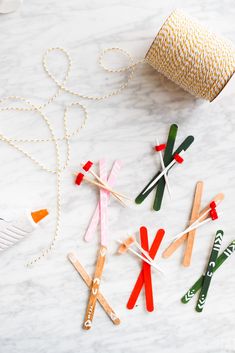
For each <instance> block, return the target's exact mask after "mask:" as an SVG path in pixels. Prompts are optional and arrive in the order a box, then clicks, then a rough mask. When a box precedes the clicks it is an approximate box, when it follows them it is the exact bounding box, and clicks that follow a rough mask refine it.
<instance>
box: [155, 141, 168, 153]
mask: <svg viewBox="0 0 235 353" xmlns="http://www.w3.org/2000/svg"><path fill="white" fill-rule="evenodd" d="M165 148H166V143H162V144H161V145H158V146H155V147H154V149H155V151H157V152H160V151H163V150H164V149H165Z"/></svg>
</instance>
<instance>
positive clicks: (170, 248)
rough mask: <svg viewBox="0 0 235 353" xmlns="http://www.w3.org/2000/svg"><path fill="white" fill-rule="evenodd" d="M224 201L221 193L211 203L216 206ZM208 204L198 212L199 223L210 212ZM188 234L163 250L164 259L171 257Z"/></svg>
mask: <svg viewBox="0 0 235 353" xmlns="http://www.w3.org/2000/svg"><path fill="white" fill-rule="evenodd" d="M223 199H224V194H223V193H219V194H217V195H216V196H215V197H214V198H213V199H212V200H211V202H213V201H214V202H216V204H217V205H218V204H219V203H220V202H221V201H222V200H223ZM211 202H210V203H209V205H208V206H206V207H205V208H204V209H203V210H202V211H201V212H200V215H199V216H200V217H202V216H203V214H204V216H203V218H202V219H201V221H203V220H205V219H206V218H207V217H208V213H209V210H210V204H211ZM207 211H208V213H207V214H206V212H207ZM187 236H188V234H184V235H182V236H181V237H180V238H179V239H177V240H175V241H172V242H171V244H170V245H169V246H168V247H167V248H166V249H165V251H164V252H163V254H162V256H163V257H164V258H167V257H169V256H171V255H172V254H173V253H174V252H175V251H176V250H177V249H178V247H179V246H180V245H181V244H182V243H183V242H184V241H185V240H186V239H187Z"/></svg>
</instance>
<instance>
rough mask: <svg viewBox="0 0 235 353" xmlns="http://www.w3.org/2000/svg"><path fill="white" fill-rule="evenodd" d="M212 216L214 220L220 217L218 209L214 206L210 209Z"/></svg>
mask: <svg viewBox="0 0 235 353" xmlns="http://www.w3.org/2000/svg"><path fill="white" fill-rule="evenodd" d="M210 216H211V219H212V221H214V220H216V219H218V218H219V216H218V213H217V211H216V209H215V208H213V209H212V210H211V211H210Z"/></svg>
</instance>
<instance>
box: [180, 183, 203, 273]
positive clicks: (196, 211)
mask: <svg viewBox="0 0 235 353" xmlns="http://www.w3.org/2000/svg"><path fill="white" fill-rule="evenodd" d="M202 193H203V182H202V181H199V182H197V185H196V189H195V195H194V201H193V207H192V212H191V218H190V225H191V224H192V223H193V222H195V220H196V219H197V218H198V217H199V216H200V207H201V200H202ZM195 235H196V229H193V230H191V231H190V232H189V233H188V236H187V241H186V249H185V253H184V257H183V262H182V264H183V266H185V267H188V266H189V265H190V262H191V257H192V251H193V244H194V239H195Z"/></svg>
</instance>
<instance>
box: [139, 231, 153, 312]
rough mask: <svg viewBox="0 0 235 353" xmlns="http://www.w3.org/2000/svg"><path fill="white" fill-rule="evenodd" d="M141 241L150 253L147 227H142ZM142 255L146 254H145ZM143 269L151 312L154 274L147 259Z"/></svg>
mask: <svg viewBox="0 0 235 353" xmlns="http://www.w3.org/2000/svg"><path fill="white" fill-rule="evenodd" d="M140 241H141V246H142V248H143V249H144V250H146V251H148V253H149V242H148V230H147V228H146V227H141V228H140ZM142 255H143V256H144V254H142ZM142 271H143V275H144V285H145V303H146V309H147V311H149V312H151V311H153V310H154V303H153V288H152V274H151V268H150V265H149V264H147V263H146V262H145V261H143V263H142Z"/></svg>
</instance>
